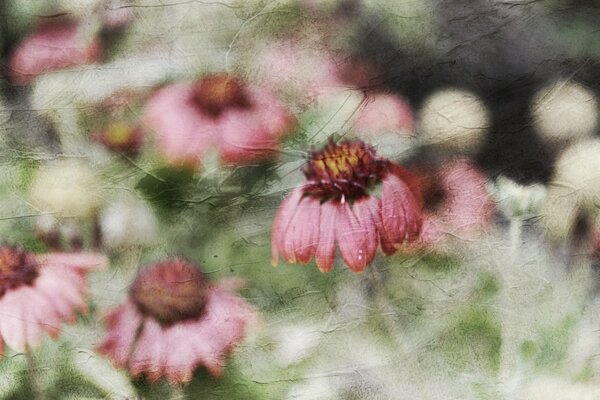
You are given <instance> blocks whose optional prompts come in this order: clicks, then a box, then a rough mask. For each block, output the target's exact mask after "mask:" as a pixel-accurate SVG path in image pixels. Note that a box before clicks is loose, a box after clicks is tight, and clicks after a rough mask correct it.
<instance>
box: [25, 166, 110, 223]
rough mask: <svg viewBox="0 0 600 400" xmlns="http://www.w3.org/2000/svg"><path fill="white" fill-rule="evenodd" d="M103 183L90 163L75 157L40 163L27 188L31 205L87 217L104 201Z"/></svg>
mask: <svg viewBox="0 0 600 400" xmlns="http://www.w3.org/2000/svg"><path fill="white" fill-rule="evenodd" d="M103 189H104V188H103V183H102V180H101V179H100V177H99V176H98V174H96V173H95V172H94V170H93V169H92V167H90V166H89V165H88V164H86V163H85V162H83V161H82V160H76V159H64V160H59V161H54V162H50V163H47V164H44V165H42V166H40V168H39V170H38V172H37V174H36V176H35V177H34V178H33V181H32V183H31V187H30V189H29V197H30V200H31V203H32V205H33V206H34V207H35V208H36V210H37V211H39V212H42V213H44V212H46V213H52V214H54V215H55V216H57V217H89V216H92V215H93V214H95V212H96V211H97V210H98V209H99V208H100V206H101V205H102V203H103V202H104V197H103Z"/></svg>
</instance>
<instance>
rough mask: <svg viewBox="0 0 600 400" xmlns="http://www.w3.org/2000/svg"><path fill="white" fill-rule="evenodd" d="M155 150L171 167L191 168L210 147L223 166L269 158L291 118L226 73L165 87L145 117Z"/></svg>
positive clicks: (276, 104) (256, 90)
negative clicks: (216, 151)
mask: <svg viewBox="0 0 600 400" xmlns="http://www.w3.org/2000/svg"><path fill="white" fill-rule="evenodd" d="M144 121H145V123H146V125H147V126H148V127H149V128H150V129H151V130H152V131H153V132H154V133H155V135H156V139H157V143H158V149H159V151H160V152H161V153H162V155H163V156H164V157H165V158H166V159H167V161H169V162H170V163H172V164H176V165H177V164H179V165H187V166H192V167H194V166H196V165H197V164H198V162H200V160H201V159H202V156H203V155H204V153H205V152H206V150H208V148H210V147H211V146H216V147H217V148H218V150H219V153H220V158H221V161H222V162H223V163H226V164H248V163H252V162H256V161H260V160H263V159H266V158H270V157H273V156H274V155H275V153H276V152H277V151H278V149H279V140H280V139H281V138H282V137H283V136H284V135H285V134H287V133H289V132H290V130H291V128H292V127H293V126H294V124H295V119H294V118H293V117H292V115H291V114H290V113H289V112H288V110H287V109H286V108H285V107H283V105H282V104H281V103H280V102H279V101H278V100H277V99H276V98H275V97H274V96H273V95H272V94H270V93H269V92H267V91H265V90H263V89H260V88H258V87H255V86H248V85H243V84H242V83H241V82H240V81H239V80H237V79H236V78H234V77H231V76H229V75H227V74H219V75H211V76H208V77H205V78H203V79H202V80H200V81H199V82H196V83H182V84H175V85H171V86H167V87H165V88H162V89H160V90H158V92H157V93H156V94H155V95H154V96H153V97H152V98H151V99H150V100H149V102H148V104H147V106H146V111H145V115H144Z"/></svg>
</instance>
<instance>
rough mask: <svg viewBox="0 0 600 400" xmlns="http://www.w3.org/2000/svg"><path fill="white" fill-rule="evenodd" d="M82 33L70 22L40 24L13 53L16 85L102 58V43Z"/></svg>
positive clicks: (11, 74)
mask: <svg viewBox="0 0 600 400" xmlns="http://www.w3.org/2000/svg"><path fill="white" fill-rule="evenodd" d="M80 35H81V32H80V30H79V26H78V25H77V24H75V23H73V22H69V21H60V22H48V23H44V24H41V25H39V26H38V27H37V29H35V30H34V31H33V32H32V33H30V34H29V35H28V36H26V37H25V39H23V41H22V42H21V43H20V44H19V45H18V46H17V47H16V49H15V50H14V52H13V53H12V55H11V58H10V61H9V71H8V74H9V76H10V77H11V78H12V80H13V82H14V83H15V84H17V85H25V84H28V83H30V82H31V81H33V80H34V79H35V78H36V77H37V76H39V75H41V74H43V73H46V72H49V71H55V70H59V69H63V68H68V67H73V66H76V65H82V64H91V63H94V62H97V61H99V60H100V57H101V55H102V49H101V46H100V42H99V41H97V40H93V41H89V42H86V41H84V40H83V38H82V37H81V36H80Z"/></svg>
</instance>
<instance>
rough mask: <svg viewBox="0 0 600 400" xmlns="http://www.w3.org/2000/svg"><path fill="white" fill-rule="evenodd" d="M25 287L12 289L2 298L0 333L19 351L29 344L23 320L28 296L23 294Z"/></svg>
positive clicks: (0, 303) (0, 302) (7, 342)
mask: <svg viewBox="0 0 600 400" xmlns="http://www.w3.org/2000/svg"><path fill="white" fill-rule="evenodd" d="M23 288H24V287H21V288H17V289H14V290H11V291H9V292H7V293H5V294H4V296H3V297H2V299H0V335H1V336H2V338H3V339H4V342H5V343H6V344H8V346H9V347H10V348H12V349H13V350H15V351H19V352H24V351H25V350H26V344H27V336H26V332H25V324H24V322H23V318H24V313H23V305H24V304H26V302H27V298H26V297H24V296H23V294H24V292H23Z"/></svg>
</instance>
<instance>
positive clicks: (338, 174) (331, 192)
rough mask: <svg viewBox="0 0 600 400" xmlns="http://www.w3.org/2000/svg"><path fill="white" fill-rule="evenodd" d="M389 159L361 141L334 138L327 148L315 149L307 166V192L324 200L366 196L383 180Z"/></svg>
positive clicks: (305, 171) (305, 168)
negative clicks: (340, 141) (335, 139)
mask: <svg viewBox="0 0 600 400" xmlns="http://www.w3.org/2000/svg"><path fill="white" fill-rule="evenodd" d="M387 162H388V161H387V160H386V159H384V158H381V157H379V156H378V155H377V153H376V152H375V149H373V147H371V146H369V145H367V144H365V143H364V142H362V141H360V140H357V141H353V142H349V141H346V142H342V143H340V144H336V143H334V142H333V141H332V142H330V143H329V144H328V145H327V146H326V147H325V148H324V149H323V150H320V151H315V152H313V153H312V154H311V157H310V159H309V161H308V163H307V164H306V165H305V167H304V171H303V172H304V175H305V176H306V179H308V184H307V186H306V189H305V192H306V193H307V194H311V195H315V196H319V197H321V198H322V199H323V200H326V199H330V198H342V197H343V198H346V199H355V198H358V197H361V196H366V195H368V194H369V193H368V191H369V189H370V188H371V187H372V186H373V185H374V184H376V183H378V182H379V181H381V179H382V177H383V174H384V171H385V166H386V164H387Z"/></svg>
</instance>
